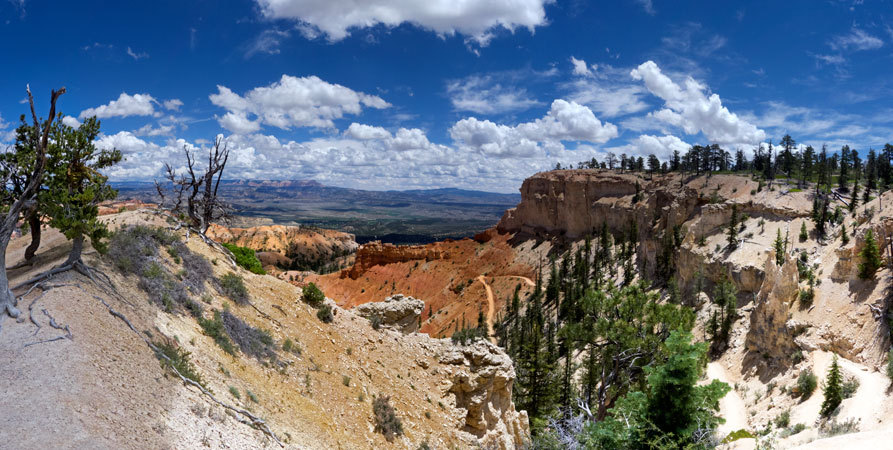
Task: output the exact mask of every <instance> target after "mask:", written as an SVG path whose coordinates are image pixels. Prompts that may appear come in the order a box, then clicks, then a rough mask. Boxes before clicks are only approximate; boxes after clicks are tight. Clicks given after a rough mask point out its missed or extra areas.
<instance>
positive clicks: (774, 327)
mask: <svg viewBox="0 0 893 450" xmlns="http://www.w3.org/2000/svg"><path fill="white" fill-rule="evenodd" d="M765 273H766V277H765V278H764V279H763V285H762V287H761V288H760V293H759V294H758V295H757V299H756V305H755V307H754V309H753V313H751V315H750V331H748V333H747V339H746V340H745V345H746V346H747V349H748V350H751V351H754V352H758V353H760V354H762V355H765V356H767V357H770V358H773V359H789V358H790V356H791V354H792V353H793V352H794V350H796V348H797V345H796V344H795V343H794V334H793V332H792V331H793V330H792V329H791V328H795V326H794V324H792V327H789V326H788V313H789V312H790V310H791V304H792V303H793V302H794V301H795V300H797V295H798V293H799V284H798V278H797V264H796V263H795V262H794V261H793V260H792V259H791V258H790V257H789V256H787V257H786V260H785V262H784V264H783V265H782V267H778V266H777V265H776V264H775V252H769V255H768V257H767V259H766V270H765Z"/></svg>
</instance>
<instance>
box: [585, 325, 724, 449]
mask: <svg viewBox="0 0 893 450" xmlns="http://www.w3.org/2000/svg"><path fill="white" fill-rule="evenodd" d="M691 340H692V336H691V335H690V334H688V333H683V332H674V333H672V334H671V335H670V337H669V338H668V339H667V340H666V343H665V345H664V346H663V347H664V351H665V352H666V354H667V355H668V357H667V359H666V361H665V362H663V363H661V364H659V365H657V366H656V367H649V368H648V369H646V371H647V378H646V381H647V384H646V386H644V387H643V389H641V390H637V391H633V392H630V393H628V394H626V395H624V396H622V397H620V398H618V400H617V401H616V403H615V404H614V407H613V408H612V409H611V415H610V416H609V417H608V418H607V419H605V420H600V421H599V422H596V423H594V424H592V426H590V427H587V428H586V431H585V439H586V444H587V448H590V447H591V448H624V449H634V448H666V449H670V448H701V446H699V445H697V443H696V441H697V439H698V438H697V436H695V434H696V433H698V432H705V431H706V432H708V433H710V432H712V430H714V429H715V428H716V427H717V426H718V425H719V424H720V423H722V418H721V417H720V416H719V415H718V414H717V413H718V412H719V400H720V399H721V398H722V397H723V396H724V395H725V394H726V393H728V392H729V391H730V390H731V388H730V387H729V385H728V384H726V383H723V382H720V381H718V380H713V381H712V382H711V383H710V384H706V385H700V384H699V383H698V380H699V379H700V377H701V375H702V374H703V370H704V365H703V360H704V355H705V353H706V345H705V344H704V343H697V344H693V343H691Z"/></svg>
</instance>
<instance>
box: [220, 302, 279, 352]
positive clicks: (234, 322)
mask: <svg viewBox="0 0 893 450" xmlns="http://www.w3.org/2000/svg"><path fill="white" fill-rule="evenodd" d="M220 315H221V318H222V321H223V329H224V330H226V334H228V335H229V337H230V339H232V340H233V342H235V343H236V345H238V346H239V349H240V350H242V353H244V354H246V355H249V356H253V357H255V358H257V359H272V358H275V357H276V345H275V343H274V342H273V337H272V336H270V333H269V332H268V331H266V330H261V329H259V328H254V327H252V326H251V325H248V324H247V323H245V322H244V321H242V319H240V318H238V317H236V316H234V315H233V314H232V313H231V312H229V311H223V313H222V314H220Z"/></svg>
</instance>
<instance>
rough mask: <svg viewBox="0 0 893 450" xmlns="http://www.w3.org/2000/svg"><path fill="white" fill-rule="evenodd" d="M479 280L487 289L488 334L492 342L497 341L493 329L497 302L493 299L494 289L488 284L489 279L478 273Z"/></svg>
mask: <svg viewBox="0 0 893 450" xmlns="http://www.w3.org/2000/svg"><path fill="white" fill-rule="evenodd" d="M477 280H478V281H480V282H481V284H483V285H484V289H486V290H487V330H488V331H487V335H488V336H490V342H492V343H494V344H495V343H496V336H495V334H496V333H494V331H493V316H494V315H495V314H496V302H494V301H493V290H492V289H490V285H489V284H487V279H486V278H484V276H483V275H478V277H477Z"/></svg>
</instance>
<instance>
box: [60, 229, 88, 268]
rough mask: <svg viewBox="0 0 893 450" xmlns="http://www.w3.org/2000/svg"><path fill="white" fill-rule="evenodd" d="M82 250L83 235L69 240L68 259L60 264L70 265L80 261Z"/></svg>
mask: <svg viewBox="0 0 893 450" xmlns="http://www.w3.org/2000/svg"><path fill="white" fill-rule="evenodd" d="M83 251H84V235H80V236H76V237H75V238H74V239H72V240H71V252H69V253H68V259H67V260H66V261H65V264H62V266H71V265H74V264H75V263H79V262H81V253H83Z"/></svg>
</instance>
